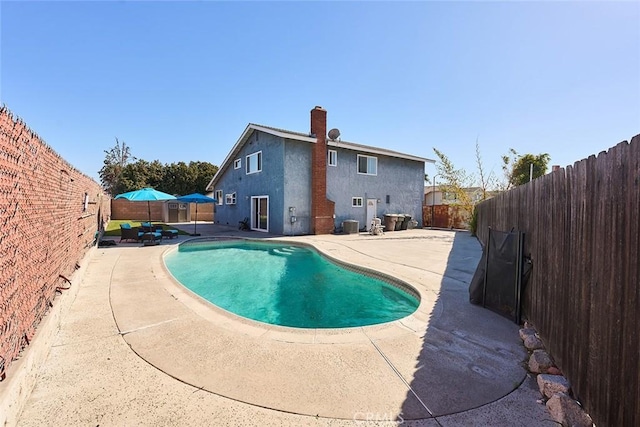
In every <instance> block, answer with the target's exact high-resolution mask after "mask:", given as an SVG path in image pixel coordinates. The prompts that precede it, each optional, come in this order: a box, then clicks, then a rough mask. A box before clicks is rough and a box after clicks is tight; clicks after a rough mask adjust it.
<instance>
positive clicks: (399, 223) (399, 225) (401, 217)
mask: <svg viewBox="0 0 640 427" xmlns="http://www.w3.org/2000/svg"><path fill="white" fill-rule="evenodd" d="M396 216H397V217H398V220H397V221H396V228H395V231H400V230H401V229H402V223H403V222H404V215H402V214H398V215H396Z"/></svg>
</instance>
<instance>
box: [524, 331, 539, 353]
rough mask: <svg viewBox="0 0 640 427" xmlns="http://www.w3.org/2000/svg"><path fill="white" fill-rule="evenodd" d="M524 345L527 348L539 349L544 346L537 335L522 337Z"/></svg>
mask: <svg viewBox="0 0 640 427" xmlns="http://www.w3.org/2000/svg"><path fill="white" fill-rule="evenodd" d="M524 346H525V347H526V349H527V350H539V349H542V348H544V344H542V340H541V339H540V338H538V336H537V335H535V334H534V335H529V336H527V337H525V339H524Z"/></svg>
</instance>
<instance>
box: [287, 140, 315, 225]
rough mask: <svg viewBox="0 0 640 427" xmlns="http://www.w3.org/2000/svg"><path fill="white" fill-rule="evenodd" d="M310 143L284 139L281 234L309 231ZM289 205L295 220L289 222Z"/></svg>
mask: <svg viewBox="0 0 640 427" xmlns="http://www.w3.org/2000/svg"><path fill="white" fill-rule="evenodd" d="M311 148H312V146H311V144H310V143H307V142H300V141H290V140H286V143H285V157H284V158H285V167H284V189H285V190H284V195H285V196H284V209H283V212H282V215H283V216H282V221H283V224H284V230H283V231H282V233H281V234H285V235H301V234H309V233H310V232H311V222H310V218H311V191H310V189H311ZM290 207H294V208H295V216H296V222H294V223H291V213H290V211H289V208H290Z"/></svg>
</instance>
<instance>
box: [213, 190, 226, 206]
mask: <svg viewBox="0 0 640 427" xmlns="http://www.w3.org/2000/svg"><path fill="white" fill-rule="evenodd" d="M222 194H223V193H222V190H216V195H215V196H214V198H215V199H217V200H218V204H219V205H221V204H222V203H224V199H223V198H222Z"/></svg>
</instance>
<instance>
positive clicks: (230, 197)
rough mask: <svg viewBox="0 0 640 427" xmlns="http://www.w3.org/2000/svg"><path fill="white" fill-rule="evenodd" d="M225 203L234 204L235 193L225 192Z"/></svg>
mask: <svg viewBox="0 0 640 427" xmlns="http://www.w3.org/2000/svg"><path fill="white" fill-rule="evenodd" d="M226 203H227V205H235V204H236V193H227V194H226Z"/></svg>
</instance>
